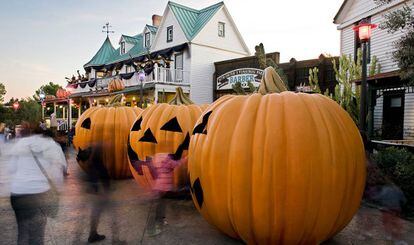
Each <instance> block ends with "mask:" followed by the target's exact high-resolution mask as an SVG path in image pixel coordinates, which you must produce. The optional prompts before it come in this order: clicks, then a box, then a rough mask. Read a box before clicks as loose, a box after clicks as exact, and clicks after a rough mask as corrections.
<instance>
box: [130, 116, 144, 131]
mask: <svg viewBox="0 0 414 245" xmlns="http://www.w3.org/2000/svg"><path fill="white" fill-rule="evenodd" d="M141 122H142V117H141V118H140V119H138V120H137V121H136V122H135V123H134V126H132V129H131V131H139V130H140V129H141Z"/></svg>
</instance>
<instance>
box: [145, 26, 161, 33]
mask: <svg viewBox="0 0 414 245" xmlns="http://www.w3.org/2000/svg"><path fill="white" fill-rule="evenodd" d="M145 27H146V28H148V30H149V31H150V32H152V33H154V34H155V33H157V31H158V27H156V26H152V25H145Z"/></svg>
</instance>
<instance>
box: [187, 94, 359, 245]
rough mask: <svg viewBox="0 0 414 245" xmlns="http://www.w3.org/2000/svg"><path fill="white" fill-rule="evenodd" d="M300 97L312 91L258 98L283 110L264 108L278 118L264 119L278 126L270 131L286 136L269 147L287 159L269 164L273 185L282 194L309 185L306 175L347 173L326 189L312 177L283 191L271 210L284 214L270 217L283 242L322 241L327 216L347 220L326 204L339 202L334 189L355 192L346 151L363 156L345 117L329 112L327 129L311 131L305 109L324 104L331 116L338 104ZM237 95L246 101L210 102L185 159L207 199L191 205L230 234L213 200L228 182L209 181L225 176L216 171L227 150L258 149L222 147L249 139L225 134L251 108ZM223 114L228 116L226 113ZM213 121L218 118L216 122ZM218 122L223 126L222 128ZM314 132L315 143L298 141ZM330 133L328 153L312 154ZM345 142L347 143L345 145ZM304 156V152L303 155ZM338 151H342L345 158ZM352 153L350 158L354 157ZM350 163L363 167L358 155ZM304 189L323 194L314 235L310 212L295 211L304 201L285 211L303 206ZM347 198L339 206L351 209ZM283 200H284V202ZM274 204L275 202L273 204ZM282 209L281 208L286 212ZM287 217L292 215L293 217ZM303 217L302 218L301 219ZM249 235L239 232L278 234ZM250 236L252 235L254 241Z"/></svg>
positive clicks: (257, 239)
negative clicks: (204, 124) (203, 130)
mask: <svg viewBox="0 0 414 245" xmlns="http://www.w3.org/2000/svg"><path fill="white" fill-rule="evenodd" d="M259 96H260V95H259ZM269 96H270V97H269ZM302 96H314V95H303V94H296V95H295V94H292V93H281V94H280V95H277V94H272V95H266V96H263V97H262V99H263V100H264V99H269V98H272V99H273V98H278V100H280V101H283V102H284V104H283V107H282V109H280V106H277V105H276V104H275V103H274V102H272V110H273V112H272V110H267V112H268V113H273V114H275V115H274V116H273V114H268V115H272V116H273V117H274V119H272V120H279V122H277V121H272V120H271V121H266V122H267V124H268V125H275V126H277V128H275V127H274V126H273V128H272V130H271V132H274V131H275V130H277V129H279V131H276V132H286V139H287V140H288V142H285V143H283V141H284V139H283V138H280V139H278V140H279V144H281V145H282V147H281V148H274V149H277V152H282V153H283V152H286V153H284V154H282V155H279V158H278V159H282V158H281V157H282V156H289V159H287V160H280V161H281V162H280V163H278V164H275V165H274V169H279V171H277V172H278V174H279V175H280V176H278V175H275V176H273V177H274V181H275V182H274V183H276V184H275V185H274V186H278V189H279V188H280V189H282V190H283V193H286V191H287V187H289V188H290V190H292V189H294V188H293V187H295V186H300V185H304V184H308V183H309V179H310V176H315V177H316V178H317V177H319V179H323V181H330V180H329V178H331V176H333V177H335V176H334V175H332V173H333V172H332V171H337V172H338V173H344V172H346V171H348V172H349V174H350V175H349V176H343V178H342V179H343V180H341V178H340V177H339V178H338V177H336V181H335V182H332V185H331V186H327V187H326V188H327V189H326V190H328V192H326V191H325V190H323V189H318V188H320V186H318V185H317V182H316V181H315V182H314V183H310V185H311V186H309V187H307V186H305V188H304V189H303V190H300V191H299V192H297V193H296V194H295V193H288V195H287V196H286V202H285V201H283V200H280V199H279V200H280V202H282V204H280V205H279V206H280V207H281V208H279V207H278V206H275V207H274V208H275V210H280V211H279V212H276V214H277V213H279V214H280V215H283V216H284V217H285V218H283V216H282V218H281V219H278V218H275V220H279V221H280V223H281V224H280V227H281V229H284V231H283V233H282V237H280V239H279V240H277V241H275V240H272V242H274V243H277V242H279V243H287V242H295V241H296V242H301V241H302V242H305V239H309V240H308V241H306V242H314V243H317V242H320V241H321V240H319V239H326V238H327V236H326V235H325V236H322V235H321V234H326V233H327V231H326V230H327V229H326V228H324V227H323V226H326V225H324V224H333V223H335V221H332V216H333V217H338V218H339V222H344V220H345V221H346V219H343V218H342V217H347V216H348V215H349V214H352V211H348V210H343V211H344V213H342V214H341V212H342V211H341V210H340V208H338V207H337V208H332V207H330V204H332V205H336V206H341V203H340V200H335V197H336V196H337V195H338V194H337V192H338V191H339V192H340V191H341V189H345V188H347V189H346V193H345V194H346V195H344V196H345V197H347V195H351V194H352V193H353V192H354V188H353V189H352V190H351V188H348V187H347V186H350V185H352V184H353V183H352V182H353V181H354V179H353V178H351V175H352V171H353V167H352V166H350V165H349V164H347V162H349V159H347V158H346V157H347V155H350V156H351V155H357V156H359V157H358V158H360V157H361V158H363V149H362V147H361V146H362V143H361V142H360V139H359V136H358V131H357V130H356V128H355V126H354V125H353V122H352V121H349V120H345V119H344V118H331V117H330V118H328V119H327V120H328V121H327V123H328V127H330V128H329V130H330V132H329V133H328V134H327V135H326V136H324V135H323V134H321V133H320V134H319V135H318V134H315V133H314V131H313V130H314V129H315V124H316V123H314V124H313V125H312V123H308V122H307V120H309V119H308V118H309V114H310V113H313V112H316V111H317V110H316V109H323V110H322V111H325V110H326V108H329V110H330V111H331V112H332V114H333V115H335V112H336V113H338V111H341V110H342V109H340V108H339V107H334V105H333V104H329V103H327V102H328V101H320V102H319V103H318V104H316V103H315V104H316V105H314V106H313V107H309V108H304V107H303V103H301V101H300V100H303V98H302ZM309 98H313V97H309ZM240 99H241V100H249V99H248V98H246V97H241V96H238V99H237V100H236V99H234V98H231V99H229V100H227V101H220V102H222V103H218V102H216V103H215V105H213V106H211V107H215V109H213V113H212V114H211V117H210V120H209V121H208V123H207V131H208V134H207V135H200V134H197V135H194V136H193V137H192V139H191V143H190V151H191V154H190V158H189V161H190V162H189V169H190V176H191V182H192V183H194V181H195V179H197V178H200V180H201V184H202V186H203V190H204V197H205V198H204V200H207V201H205V202H204V204H203V207H201V210H200V207H199V206H198V205H196V207H197V208H198V209H199V210H200V212H201V213H202V215H203V216H204V217H205V218H206V219H207V220H208V222H209V223H212V224H213V225H216V226H218V227H220V229H221V230H223V231H224V232H225V233H227V234H229V235H232V236H236V237H237V235H234V234H232V232H231V231H230V229H231V227H233V226H232V225H231V227H229V226H225V222H221V220H222V217H220V216H227V215H231V214H230V213H229V212H228V211H226V210H227V209H228V204H225V205H224V206H222V204H220V203H221V202H222V200H217V199H220V198H223V197H222V196H223V193H225V192H227V191H229V190H226V188H230V187H228V186H226V184H224V183H223V181H221V182H218V183H217V181H214V180H217V179H220V180H224V181H225V182H226V178H223V177H221V176H222V175H223V173H225V172H226V171H225V168H226V165H223V164H224V163H226V164H227V162H228V161H226V154H227V151H234V152H250V153H251V154H253V155H255V154H257V152H255V149H252V148H250V149H248V150H244V151H243V149H245V148H241V147H240V148H238V147H236V148H234V149H229V148H228V147H227V145H228V142H229V141H228V139H231V140H232V141H233V142H238V143H239V144H245V142H249V139H248V137H247V136H248V135H247V136H246V135H243V134H242V133H241V135H243V136H245V138H246V139H243V137H242V136H238V137H236V138H233V137H231V135H230V133H234V131H236V130H238V128H237V127H235V126H233V124H234V123H233V121H234V120H244V117H245V116H246V114H248V113H251V111H254V110H250V111H249V110H246V109H244V110H242V109H240V108H241V106H240V105H237V104H236V102H235V101H238V100H240ZM307 99H308V97H305V100H304V101H305V102H304V103H308V102H306V101H308V100H307ZM329 101H330V100H329ZM239 103H240V101H239ZM292 103H294V104H295V106H293V105H292ZM332 103H334V102H332ZM224 105H225V106H224ZM259 106H260V105H259ZM335 106H336V105H335ZM211 107H210V109H208V110H207V111H206V112H204V113H203V115H204V114H206V113H207V112H208V111H211V110H212V109H211ZM281 110H283V111H281ZM230 112H232V114H230ZM226 113H228V114H230V115H226ZM280 113H283V114H280ZM324 113H326V112H324ZM339 114H340V115H345V114H344V112H343V111H341V112H340V113H339ZM203 115H202V116H201V118H202V117H203ZM292 115H293V117H292ZM324 115H325V114H319V115H318V118H321V117H322V116H324ZM312 116H313V115H312ZM226 118H227V119H226ZM242 118H243V119H242ZM257 120H259V119H257ZM313 120H318V119H316V118H314V119H313ZM200 122H201V119H199V120H198V123H200ZM217 122H221V124H218V123H217ZM224 122H225V123H224ZM319 122H320V121H319ZM338 122H339V124H343V126H344V128H345V129H346V130H343V128H340V127H335V125H336V123H338ZM246 123H248V122H246ZM223 125H227V127H226V126H223ZM262 126H263V125H262ZM319 127H320V128H321V130H320V132H323V130H322V129H323V127H322V125H320V124H319ZM262 128H266V129H268V128H269V126H265V125H264V127H262ZM318 130H319V129H318ZM228 131H232V132H228ZM302 131H303V132H302ZM268 132H269V131H268ZM349 132H351V136H350V137H351V138H350V139H348V138H347V137H348V136H346V135H345V134H347V133H349ZM239 133H240V132H239ZM263 133H265V132H263ZM256 134H257V132H256ZM256 134H255V135H256ZM338 134H340V135H342V136H343V137H338V136H337V135H338ZM249 135H250V134H249ZM313 135H315V136H317V137H318V136H320V137H319V138H316V139H314V140H318V141H317V142H315V145H312V144H309V145H306V144H304V143H302V141H304V140H305V142H306V143H312V137H314V136H313ZM353 136H356V137H353ZM269 137H270V136H269ZM330 138H332V140H334V141H333V142H332V145H333V148H332V150H328V152H327V153H324V152H322V154H321V155H319V154H312V152H311V150H314V151H318V149H320V147H321V146H324V144H326V143H327V142H326V140H325V139H330ZM213 139H214V140H213ZM270 139H271V138H270ZM356 139H358V140H356ZM254 140H256V141H257V143H254V145H259V146H260V145H263V143H262V142H260V140H259V138H254ZM296 142H298V143H296ZM349 142H350V143H351V144H349ZM259 143H262V144H259ZM265 144H266V146H267V145H268V143H265ZM343 144H347V145H348V146H349V147H345V149H343V148H342V147H341V146H342V145H343ZM285 145H286V146H285ZM219 147H225V149H223V148H221V149H220V148H219ZM305 147H307V148H305ZM355 149H357V151H355V152H354V150H355ZM223 150H225V153H226V154H221V153H222V152H221V151H223ZM296 151H298V152H296ZM325 151H326V150H325ZM219 153H220V154H219ZM262 154H264V153H262ZM272 154H273V153H272ZM236 155H237V154H236ZM295 155H296V156H295ZM308 155H309V157H307V156H308ZM342 156H345V158H344V157H342ZM237 157H238V156H237ZM328 157H333V158H332V161H329V158H328ZM353 158H354V157H353ZM353 158H352V159H351V160H353ZM235 159H236V157H235ZM278 159H275V160H274V161H279V160H278ZM320 159H322V163H319V162H320ZM233 160H234V159H233ZM217 162H220V164H218V163H217ZM238 162H239V166H237V167H239V168H240V163H245V161H244V160H242V158H238ZM252 162H255V164H260V163H258V162H256V161H255V160H254V161H252ZM361 162H362V164H361ZM198 163H202V164H201V165H199V164H198ZM304 163H305V164H308V165H307V166H305V167H306V168H304V169H303V170H302V171H304V172H303V173H301V172H300V170H298V169H301V168H303V166H302V165H303V164H304ZM228 164H229V165H230V164H231V163H228ZM269 164H270V163H269ZM313 164H321V165H320V166H321V169H322V170H321V171H319V172H318V171H314V170H312V169H315V167H314V165H313ZM333 164H335V165H333ZM351 164H356V165H358V167H359V168H363V160H362V159H360V161H357V160H355V161H352V162H351ZM336 165H337V167H336ZM281 166H286V167H287V168H288V169H287V170H283V168H282V169H281V168H280V167H281ZM316 166H318V165H316ZM237 167H236V168H233V170H232V171H239V170H238V168H237ZM324 168H326V170H323V169H324ZM215 169H220V171H214V170H215ZM284 173H287V174H284ZM211 174H213V175H211ZM234 174H236V173H234ZM296 176H305V177H306V176H307V180H306V179H304V180H300V179H299V178H298V177H296ZM283 178H286V188H284V187H283V185H280V183H282V182H283ZM297 179H299V181H297ZM319 179H318V180H319ZM356 179H357V181H356V182H363V176H361V175H358V176H357V177H356ZM227 180H228V178H227ZM244 180H245V181H248V178H244ZM259 180H260V179H259ZM300 183H303V184H300ZM235 186H236V188H239V187H237V185H236V184H235ZM335 187H337V188H335ZM219 188H221V189H222V191H221V192H218V194H217V193H215V192H216V191H217V190H218V189H219ZM232 188H233V190H232V191H233V192H234V191H236V189H235V188H234V186H233V187H232ZM246 188H248V187H245V189H246ZM253 188H255V187H253ZM307 188H310V189H308V190H311V192H312V189H314V190H315V191H317V190H319V191H321V192H322V194H323V197H322V198H321V200H322V204H323V205H320V206H321V207H323V208H324V209H320V211H322V215H321V216H320V219H321V221H318V222H317V226H318V227H315V230H316V231H317V232H315V233H314V234H312V233H313V232H312V229H313V228H314V227H313V226H311V224H312V223H313V221H312V220H311V217H307V216H310V215H307V214H305V215H303V214H300V213H303V212H304V210H307V209H305V207H304V206H299V209H298V210H299V214H298V210H288V209H289V208H290V206H293V207H295V205H304V203H305V202H306V200H305V202H301V201H300V200H304V198H309V194H310V193H307V192H306V191H307ZM357 188H358V187H357ZM361 189H362V185H361V186H360V187H359V189H358V190H359V191H361ZM329 190H331V191H329ZM259 191H260V190H259ZM283 193H282V194H279V195H278V196H275V197H281V198H283V195H285V194H283ZM300 193H303V194H300ZM315 193H316V192H315ZM220 194H221V196H220ZM233 196H234V194H233ZM236 197H237V195H236ZM298 197H299V199H298ZM233 199H234V198H233ZM346 199H348V200H349V203H348V204H343V205H346V206H347V207H348V208H349V207H351V208H350V209H351V210H352V209H355V207H357V206H358V201H359V199H358V197H357V196H353V198H346ZM193 200H194V196H193ZM253 200H259V199H256V198H253ZM298 200H299V201H298ZM237 201H238V202H239V203H240V202H241V204H238V205H243V202H244V203H245V202H246V200H242V198H241V199H237V200H233V201H232V202H237ZM266 201H267V200H266ZM284 202H285V203H286V204H283V203H284ZM308 202H309V205H314V206H318V205H319V204H318V202H317V200H313V201H310V200H309V201H308ZM345 203H346V202H345ZM275 204H276V205H277V203H275ZM255 205H256V204H255ZM230 208H231V207H230ZM252 209H253V210H256V208H253V206H252ZM216 210H218V211H220V212H218V211H217V212H216ZM284 210H286V211H287V212H286V211H284ZM338 210H339V211H338ZM233 212H235V211H233ZM338 212H339V214H338ZM244 215H246V216H247V215H248V214H247V213H245V214H244ZM314 215H315V217H317V216H318V214H314ZM290 217H293V219H292V218H290ZM304 217H305V219H303V218H304ZM257 218H261V219H262V220H263V216H262V217H260V216H258V217H256V219H257ZM347 219H349V217H347ZM284 220H285V221H284ZM218 221H220V222H218ZM235 222H237V217H236V218H235ZM291 222H293V224H290V223H291ZM252 223H255V222H250V224H252ZM246 225H248V223H247V222H246ZM302 225H305V227H303V228H300V227H302ZM241 226H244V224H241ZM342 226H343V224H342ZM239 227H240V226H239ZM338 227H339V228H340V226H337V227H336V228H334V229H338ZM237 230H238V231H239V232H240V231H241V230H240V229H239V228H238V229H237ZM249 232H250V231H249ZM328 232H329V231H328ZM252 234H253V235H248V234H247V235H246V234H244V235H243V238H244V240H245V241H246V240H247V239H248V240H247V241H249V242H260V241H267V240H261V239H276V238H277V236H274V237H271V238H269V237H267V238H266V237H265V238H263V237H262V238H261V237H260V234H259V232H257V231H253V233H252ZM297 234H302V235H301V237H297ZM246 238H247V239H246ZM250 239H252V240H253V241H252V240H250ZM300 239H303V240H300ZM247 241H246V242H247Z"/></svg>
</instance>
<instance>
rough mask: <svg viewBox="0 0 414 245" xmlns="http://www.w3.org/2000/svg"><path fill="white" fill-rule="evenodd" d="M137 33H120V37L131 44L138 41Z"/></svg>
mask: <svg viewBox="0 0 414 245" xmlns="http://www.w3.org/2000/svg"><path fill="white" fill-rule="evenodd" d="M137 36H139V35H136V36H133V37H131V36H127V35H122V36H121V38H123V39H124V40H125V42H127V43H131V44H136V43H137V42H139V40H138V37H137Z"/></svg>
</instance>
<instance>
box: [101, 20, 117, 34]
mask: <svg viewBox="0 0 414 245" xmlns="http://www.w3.org/2000/svg"><path fill="white" fill-rule="evenodd" d="M109 28H112V26H111V25H109V22H106V24H105V25H104V26H103V27H102V29H103V30H102V32H106V36H107V37H108V36H109V33H115V32H114V31H112V30H109Z"/></svg>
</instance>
